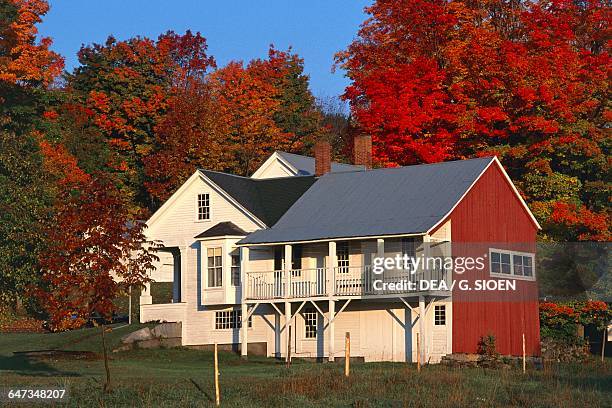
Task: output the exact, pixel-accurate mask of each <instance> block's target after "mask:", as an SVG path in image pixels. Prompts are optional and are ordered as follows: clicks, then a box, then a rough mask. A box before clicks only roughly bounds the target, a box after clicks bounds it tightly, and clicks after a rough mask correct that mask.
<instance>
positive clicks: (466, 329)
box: [450, 163, 540, 355]
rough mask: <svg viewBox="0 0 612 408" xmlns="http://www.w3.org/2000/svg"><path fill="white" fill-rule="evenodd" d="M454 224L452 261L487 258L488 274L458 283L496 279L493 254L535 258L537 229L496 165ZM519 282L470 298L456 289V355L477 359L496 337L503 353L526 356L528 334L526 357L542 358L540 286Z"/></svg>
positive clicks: (453, 219)
mask: <svg viewBox="0 0 612 408" xmlns="http://www.w3.org/2000/svg"><path fill="white" fill-rule="evenodd" d="M450 219H451V234H452V241H453V256H457V255H463V256H482V255H483V254H487V258H486V262H485V265H486V266H485V268H484V270H482V271H470V272H468V273H464V274H463V275H459V276H455V279H465V280H467V281H469V282H473V281H474V280H476V279H492V278H491V277H490V275H489V259H488V249H489V248H498V249H510V250H518V251H524V252H535V241H536V234H537V227H536V225H535V224H534V223H533V221H532V220H531V218H530V216H529V215H528V213H527V212H526V210H525V209H524V208H523V206H522V204H521V202H520V201H519V199H518V197H516V195H515V193H514V191H513V190H512V187H511V186H510V184H509V183H508V182H507V180H506V178H505V177H504V175H503V173H502V171H501V170H500V169H499V167H498V166H497V164H496V163H493V164H492V165H491V166H490V167H489V168H488V169H487V170H486V171H485V173H484V174H483V175H482V177H481V178H480V180H478V182H477V183H476V184H475V185H474V186H473V187H472V189H471V190H470V192H469V193H468V194H467V195H466V196H465V197H464V198H463V200H462V201H461V202H460V203H459V205H458V206H457V207H456V208H455V209H454V210H453V212H452V213H451V215H450ZM536 277H537V270H536ZM516 282H517V290H516V291H512V292H487V293H483V292H473V291H472V292H466V291H460V290H459V289H458V288H457V287H455V289H454V290H453V352H455V353H475V352H477V349H478V342H479V340H480V338H481V336H485V335H487V334H493V335H494V336H495V337H496V346H497V351H498V352H500V353H501V354H505V355H521V354H522V334H523V333H525V340H526V351H527V354H528V355H539V354H540V323H539V315H538V298H537V296H538V289H537V283H536V282H533V281H525V280H517V281H516Z"/></svg>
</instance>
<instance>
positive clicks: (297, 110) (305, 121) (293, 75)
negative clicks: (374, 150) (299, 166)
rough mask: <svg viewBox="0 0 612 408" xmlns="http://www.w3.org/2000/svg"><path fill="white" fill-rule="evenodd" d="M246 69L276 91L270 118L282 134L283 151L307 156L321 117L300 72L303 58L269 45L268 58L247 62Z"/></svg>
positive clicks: (319, 129) (319, 126) (318, 130)
mask: <svg viewBox="0 0 612 408" xmlns="http://www.w3.org/2000/svg"><path fill="white" fill-rule="evenodd" d="M248 69H249V70H250V71H251V72H253V74H254V75H257V76H259V77H260V78H261V79H262V80H264V81H267V82H269V83H271V84H272V85H273V86H274V88H275V89H276V96H275V98H276V99H277V100H278V101H279V105H278V108H277V110H276V112H275V113H274V115H273V117H274V122H275V123H276V125H277V126H278V128H279V129H280V130H281V131H282V132H283V133H284V134H285V139H286V142H285V144H286V145H287V146H288V147H287V149H288V150H289V151H291V152H296V153H297V152H302V153H310V150H311V148H312V146H313V145H314V142H315V139H316V138H317V136H319V135H320V133H321V131H322V129H321V120H322V118H321V113H320V111H319V110H318V109H317V104H316V101H315V98H314V96H313V95H312V93H311V92H310V89H309V77H308V75H306V74H305V73H304V59H303V58H300V57H299V56H298V55H297V54H295V53H293V52H292V50H291V48H289V49H288V50H287V51H281V50H277V49H276V48H274V46H270V49H269V51H268V58H267V59H257V60H254V61H251V63H250V64H249V67H248Z"/></svg>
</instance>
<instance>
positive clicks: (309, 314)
mask: <svg viewBox="0 0 612 408" xmlns="http://www.w3.org/2000/svg"><path fill="white" fill-rule="evenodd" d="M302 318H303V319H304V340H316V339H317V334H318V331H319V313H318V312H317V311H316V310H305V311H303V312H302ZM313 321H314V325H312V324H309V322H310V323H312V322H313ZM313 328H314V331H312V329H313ZM313 334H314V336H313Z"/></svg>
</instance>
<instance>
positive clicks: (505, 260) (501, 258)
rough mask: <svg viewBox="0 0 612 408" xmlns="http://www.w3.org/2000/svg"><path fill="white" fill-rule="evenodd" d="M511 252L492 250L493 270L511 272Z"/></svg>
mask: <svg viewBox="0 0 612 408" xmlns="http://www.w3.org/2000/svg"><path fill="white" fill-rule="evenodd" d="M511 269H512V268H511V267H510V254H508V253H500V252H491V272H492V273H503V274H510V271H511Z"/></svg>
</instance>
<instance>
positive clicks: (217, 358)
mask: <svg viewBox="0 0 612 408" xmlns="http://www.w3.org/2000/svg"><path fill="white" fill-rule="evenodd" d="M217 348H218V347H217V343H215V403H216V405H217V406H219V404H220V403H221V401H220V396H219V356H218V351H217Z"/></svg>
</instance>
